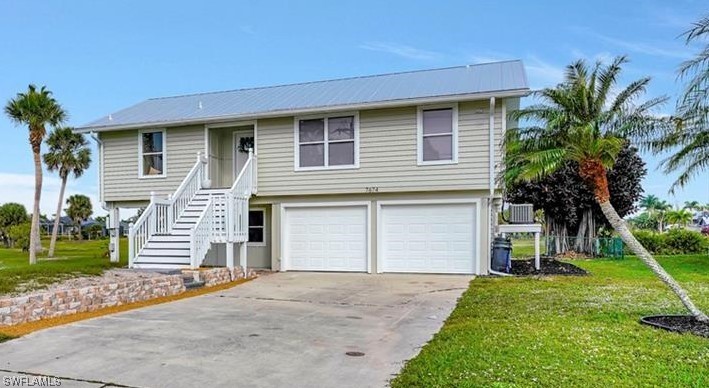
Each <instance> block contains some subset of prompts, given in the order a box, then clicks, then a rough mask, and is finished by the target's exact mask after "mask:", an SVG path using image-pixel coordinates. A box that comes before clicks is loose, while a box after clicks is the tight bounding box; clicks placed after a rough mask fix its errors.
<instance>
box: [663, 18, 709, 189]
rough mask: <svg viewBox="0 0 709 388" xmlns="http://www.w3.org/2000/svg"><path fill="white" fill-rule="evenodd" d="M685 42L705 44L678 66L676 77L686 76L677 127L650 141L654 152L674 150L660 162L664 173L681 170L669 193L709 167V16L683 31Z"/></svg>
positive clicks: (679, 103) (679, 101) (679, 104)
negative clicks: (693, 55) (694, 54)
mask: <svg viewBox="0 0 709 388" xmlns="http://www.w3.org/2000/svg"><path fill="white" fill-rule="evenodd" d="M684 37H685V43H686V44H693V43H699V44H704V46H703V48H701V49H700V50H699V52H698V53H697V55H696V56H695V57H694V58H692V59H690V60H687V61H685V62H683V63H682V64H681V65H680V68H679V78H681V79H686V80H687V83H686V85H685V88H684V91H683V93H682V96H681V97H680V98H679V100H678V102H677V113H676V115H677V118H676V123H677V125H676V127H675V128H673V129H671V130H668V131H665V132H664V133H662V135H661V136H660V137H659V138H658V139H656V140H655V141H654V142H652V143H651V148H652V149H653V150H654V151H655V152H658V153H659V152H663V151H668V150H673V152H672V156H670V157H668V158H667V159H665V160H664V161H663V167H664V170H665V173H670V172H675V171H681V173H680V175H679V176H678V177H677V180H675V182H674V183H673V184H672V186H671V187H670V192H671V193H673V192H674V191H675V189H677V188H679V187H683V186H684V185H685V184H687V182H689V181H690V180H691V179H692V178H693V177H694V176H695V175H697V174H699V173H700V172H701V171H703V170H704V169H706V168H707V167H709V129H708V128H709V39H707V38H709V16H705V17H704V18H702V19H701V20H699V21H698V22H696V23H694V27H693V28H691V29H690V30H689V31H687V32H686V33H684Z"/></svg>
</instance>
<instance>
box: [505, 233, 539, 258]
mask: <svg viewBox="0 0 709 388" xmlns="http://www.w3.org/2000/svg"><path fill="white" fill-rule="evenodd" d="M545 239H546V238H545V237H541V238H540V239H539V252H540V253H541V254H544V252H546V248H545V246H546V245H545V244H546V240H545ZM512 257H513V258H515V259H524V258H529V257H534V238H530V237H516V236H514V235H513V237H512Z"/></svg>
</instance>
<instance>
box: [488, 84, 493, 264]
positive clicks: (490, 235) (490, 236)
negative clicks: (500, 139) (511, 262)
mask: <svg viewBox="0 0 709 388" xmlns="http://www.w3.org/2000/svg"><path fill="white" fill-rule="evenodd" d="M488 142H489V144H488V146H489V148H488V152H489V161H490V163H489V166H488V168H489V171H488V173H489V177H488V178H489V184H490V193H489V197H488V199H487V219H488V249H489V251H490V257H489V259H488V272H490V273H492V271H491V269H490V267H492V240H493V233H494V226H493V225H494V222H493V219H492V206H493V205H492V198H493V196H494V195H495V97H490V128H489V136H488Z"/></svg>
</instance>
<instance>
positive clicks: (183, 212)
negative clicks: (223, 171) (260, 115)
mask: <svg viewBox="0 0 709 388" xmlns="http://www.w3.org/2000/svg"><path fill="white" fill-rule="evenodd" d="M256 169H257V166H256V156H255V155H253V152H252V151H249V158H248V160H247V162H246V164H245V165H244V167H243V169H242V171H241V172H240V174H239V176H238V177H237V179H236V181H235V182H234V185H233V186H232V187H231V188H229V189H208V188H205V187H208V186H209V182H207V181H206V179H205V178H206V171H207V162H206V160H205V159H204V158H203V157H202V156H201V154H198V155H197V163H196V164H195V165H194V167H193V168H192V170H191V171H190V172H189V174H187V176H186V177H185V179H184V180H183V181H182V184H180V186H179V187H178V189H177V190H176V191H175V193H174V194H172V195H170V196H169V197H168V198H167V199H160V198H158V197H157V195H155V194H152V195H151V199H150V204H149V205H148V207H146V208H145V210H144V211H143V213H142V214H141V216H140V217H139V218H138V220H137V221H136V222H135V224H132V225H131V226H130V232H129V247H128V255H129V266H130V267H131V268H152V269H187V268H197V267H199V266H200V265H201V263H202V262H203V261H204V258H205V256H206V255H207V252H208V251H209V249H210V248H211V246H212V244H214V243H226V244H233V243H238V244H242V245H243V244H246V242H247V240H248V231H249V224H248V222H249V217H248V214H249V198H250V197H251V196H252V195H253V194H255V193H256V191H257V185H256ZM243 246H245V245H243ZM244 251H245V250H244ZM232 252H233V251H232ZM230 259H231V262H230V261H229V260H230ZM242 259H245V258H242ZM227 265H228V266H233V265H234V263H233V256H231V258H229V257H228V258H227ZM243 265H245V262H244V263H243Z"/></svg>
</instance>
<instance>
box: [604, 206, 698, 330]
mask: <svg viewBox="0 0 709 388" xmlns="http://www.w3.org/2000/svg"><path fill="white" fill-rule="evenodd" d="M598 204H599V205H601V210H602V211H603V214H604V215H605V216H606V219H607V220H608V222H609V223H610V224H611V226H613V229H615V231H616V232H618V234H619V235H620V238H621V239H623V242H625V243H626V244H627V245H628V248H630V250H631V251H633V253H635V254H636V255H637V256H638V257H639V258H640V260H641V261H642V262H643V263H645V265H647V266H648V267H650V269H651V270H652V272H653V273H655V275H657V277H659V278H660V280H661V281H662V282H663V283H665V285H667V286H668V287H669V288H670V289H671V290H672V291H673V292H674V293H675V294H676V295H677V297H678V298H679V299H680V300H681V301H682V304H684V306H685V307H686V308H687V310H689V312H690V313H692V315H694V318H696V319H697V320H698V321H701V322H709V317H707V315H706V314H704V313H703V312H702V311H701V310H699V309H698V308H697V306H695V305H694V303H693V302H692V300H691V299H690V298H689V295H687V291H685V290H684V289H683V288H682V286H680V285H679V283H677V281H676V280H675V279H674V278H673V277H672V275H670V274H669V273H667V271H665V269H664V268H662V266H661V265H660V263H658V262H657V260H655V258H654V257H652V255H651V254H650V252H648V251H647V249H645V247H643V246H642V244H640V242H639V241H638V240H637V239H636V238H635V236H633V234H632V233H631V232H630V229H628V226H627V225H626V224H625V221H623V219H622V218H620V216H619V215H618V213H617V212H616V211H615V209H614V208H613V205H611V203H610V201H603V202H600V201H599V203H598Z"/></svg>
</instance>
